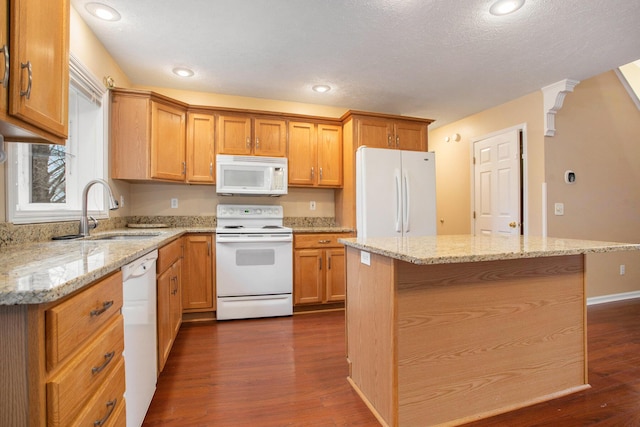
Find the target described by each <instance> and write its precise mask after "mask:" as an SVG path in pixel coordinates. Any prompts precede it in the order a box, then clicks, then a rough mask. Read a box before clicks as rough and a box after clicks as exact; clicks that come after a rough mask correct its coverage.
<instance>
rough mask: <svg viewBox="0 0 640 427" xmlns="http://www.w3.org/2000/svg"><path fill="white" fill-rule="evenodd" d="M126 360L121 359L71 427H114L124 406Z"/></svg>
mask: <svg viewBox="0 0 640 427" xmlns="http://www.w3.org/2000/svg"><path fill="white" fill-rule="evenodd" d="M124 384H125V382H124V359H120V360H119V361H118V364H117V365H116V367H115V369H114V370H113V372H112V373H111V375H109V377H108V378H107V380H106V382H105V386H104V387H102V388H101V389H100V390H99V391H98V393H97V394H96V395H95V396H94V397H93V398H92V399H91V400H90V401H89V403H88V404H87V406H85V408H84V410H83V411H82V412H81V413H80V416H79V417H78V418H76V419H75V420H74V421H73V422H72V423H71V424H69V425H71V426H95V425H99V426H112V425H115V423H114V421H117V418H118V416H119V413H120V411H121V409H120V407H121V406H122V405H124V397H123V396H124V388H125V385H124Z"/></svg>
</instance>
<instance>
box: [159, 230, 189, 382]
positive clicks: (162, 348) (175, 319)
mask: <svg viewBox="0 0 640 427" xmlns="http://www.w3.org/2000/svg"><path fill="white" fill-rule="evenodd" d="M182 258H183V240H182V238H179V239H177V240H174V241H173V242H171V243H168V244H167V245H165V246H163V247H162V248H160V249H159V250H158V264H157V265H158V267H157V272H158V277H157V287H158V314H157V315H158V373H160V372H162V370H163V369H164V365H165V363H166V362H167V358H168V357H169V352H170V351H171V347H173V342H174V340H175V338H176V335H177V334H178V330H179V329H180V325H181V324H182V284H181V281H182Z"/></svg>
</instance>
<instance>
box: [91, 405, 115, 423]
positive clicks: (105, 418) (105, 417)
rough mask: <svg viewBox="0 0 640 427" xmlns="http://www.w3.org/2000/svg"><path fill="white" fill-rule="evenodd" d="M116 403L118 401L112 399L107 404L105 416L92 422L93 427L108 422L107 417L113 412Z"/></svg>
mask: <svg viewBox="0 0 640 427" xmlns="http://www.w3.org/2000/svg"><path fill="white" fill-rule="evenodd" d="M116 403H118V399H113V400H110V401H108V402H107V409H108V411H107V414H106V415H105V416H104V418H102V419H100V420H96V421H94V422H93V427H100V426H103V425H105V423H106V422H107V420H109V417H110V416H111V414H112V413H113V410H114V409H116Z"/></svg>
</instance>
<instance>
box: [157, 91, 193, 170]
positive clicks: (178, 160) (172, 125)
mask: <svg viewBox="0 0 640 427" xmlns="http://www.w3.org/2000/svg"><path fill="white" fill-rule="evenodd" d="M185 145H186V112H185V111H184V110H183V109H182V108H178V107H173V106H170V105H165V104H161V103H159V102H155V101H152V102H151V178H156V179H166V180H171V181H184V179H185V169H186V158H185V156H186V154H185V151H186V150H185Z"/></svg>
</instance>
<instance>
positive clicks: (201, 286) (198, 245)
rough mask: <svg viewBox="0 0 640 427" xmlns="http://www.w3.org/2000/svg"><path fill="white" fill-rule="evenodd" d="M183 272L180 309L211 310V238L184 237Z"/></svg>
mask: <svg viewBox="0 0 640 427" xmlns="http://www.w3.org/2000/svg"><path fill="white" fill-rule="evenodd" d="M184 241H185V251H184V271H183V274H182V278H183V281H182V309H183V310H184V311H199V310H204V309H209V310H211V309H213V299H214V293H213V266H212V264H213V242H212V241H213V237H212V236H211V235H187V236H185V237H184Z"/></svg>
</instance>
